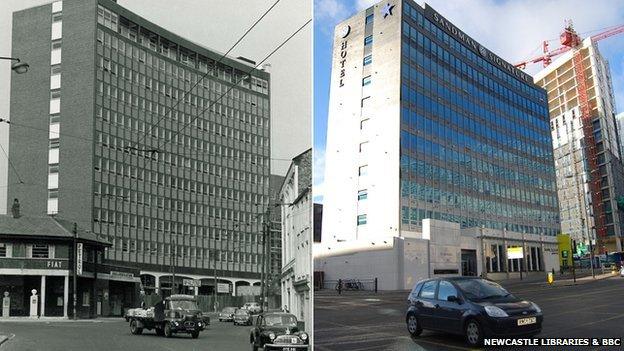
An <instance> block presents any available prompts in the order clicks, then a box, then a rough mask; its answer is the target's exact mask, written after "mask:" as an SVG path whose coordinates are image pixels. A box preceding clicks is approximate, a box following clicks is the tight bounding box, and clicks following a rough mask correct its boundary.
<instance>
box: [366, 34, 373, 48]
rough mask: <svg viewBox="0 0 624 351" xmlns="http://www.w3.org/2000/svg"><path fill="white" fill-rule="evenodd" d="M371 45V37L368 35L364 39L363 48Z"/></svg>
mask: <svg viewBox="0 0 624 351" xmlns="http://www.w3.org/2000/svg"><path fill="white" fill-rule="evenodd" d="M372 43H373V36H372V35H369V36H367V37H366V38H364V46H367V45H371V44H372Z"/></svg>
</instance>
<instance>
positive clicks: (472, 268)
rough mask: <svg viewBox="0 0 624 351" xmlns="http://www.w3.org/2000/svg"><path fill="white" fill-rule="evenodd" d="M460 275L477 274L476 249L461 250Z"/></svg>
mask: <svg viewBox="0 0 624 351" xmlns="http://www.w3.org/2000/svg"><path fill="white" fill-rule="evenodd" d="M461 268H462V276H476V275H477V250H461Z"/></svg>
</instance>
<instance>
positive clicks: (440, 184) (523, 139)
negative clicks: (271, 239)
mask: <svg viewBox="0 0 624 351" xmlns="http://www.w3.org/2000/svg"><path fill="white" fill-rule="evenodd" d="M332 65H333V66H332V77H331V86H330V102H329V116H328V131H327V150H326V173H325V187H326V191H325V196H324V204H323V206H324V207H323V228H322V241H323V243H336V242H343V241H352V240H363V241H367V240H369V241H370V240H377V239H379V238H382V237H383V238H387V239H388V241H389V242H392V241H393V239H392V237H417V236H419V235H420V233H421V231H422V227H421V222H422V220H423V219H426V218H431V219H437V220H442V221H449V222H455V223H460V224H461V227H464V228H470V227H481V226H483V227H485V228H491V229H496V230H504V229H507V230H509V231H514V232H518V233H522V232H525V233H527V234H535V235H541V234H545V235H552V236H554V235H556V234H557V233H558V232H559V224H558V204H557V196H556V195H557V194H556V184H555V172H554V164H553V155H552V146H551V137H550V131H549V124H548V122H549V119H548V109H547V100H546V93H545V92H544V90H543V89H541V88H540V87H538V86H536V85H535V84H533V80H532V78H531V77H530V76H529V75H527V74H525V73H524V72H522V71H520V70H518V69H516V68H515V67H513V65H511V64H509V63H507V62H505V61H504V60H502V59H501V58H500V57H498V56H496V55H495V54H493V53H492V52H491V51H490V50H488V49H487V48H485V47H484V46H482V45H480V44H479V43H478V42H476V41H475V40H474V39H472V38H470V37H469V36H468V35H466V34H465V33H463V32H462V31H461V30H460V29H458V28H457V27H456V26H454V25H453V24H452V23H450V22H449V21H448V20H446V19H445V18H444V17H443V16H442V15H440V14H439V13H438V12H436V11H435V10H434V9H433V8H431V7H430V6H428V5H425V6H424V8H423V7H421V6H420V5H418V4H416V3H415V2H414V1H411V0H405V1H399V0H394V1H383V2H380V3H378V4H376V5H374V6H371V7H370V8H368V9H366V10H364V11H362V12H360V13H358V14H356V15H354V16H353V17H351V18H349V19H347V20H345V21H343V22H341V23H339V24H338V25H337V26H336V28H335V34H334V52H333V63H332Z"/></svg>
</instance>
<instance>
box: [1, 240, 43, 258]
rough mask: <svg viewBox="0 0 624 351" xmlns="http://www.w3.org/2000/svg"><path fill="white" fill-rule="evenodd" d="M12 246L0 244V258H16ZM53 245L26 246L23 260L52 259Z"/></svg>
mask: <svg viewBox="0 0 624 351" xmlns="http://www.w3.org/2000/svg"><path fill="white" fill-rule="evenodd" d="M13 246H14V245H13V244H9V243H2V242H0V257H6V258H11V257H17V256H16V253H15V252H14V250H13ZM54 252H55V250H54V245H47V244H27V245H26V252H25V258H54Z"/></svg>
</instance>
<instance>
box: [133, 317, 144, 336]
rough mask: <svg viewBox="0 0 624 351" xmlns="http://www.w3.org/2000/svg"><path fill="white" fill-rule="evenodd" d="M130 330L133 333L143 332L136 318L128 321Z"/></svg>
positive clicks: (139, 333)
mask: <svg viewBox="0 0 624 351" xmlns="http://www.w3.org/2000/svg"><path fill="white" fill-rule="evenodd" d="M130 332H131V333H132V334H134V335H141V333H143V328H139V323H138V322H137V321H136V319H133V320H132V321H131V322H130Z"/></svg>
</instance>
